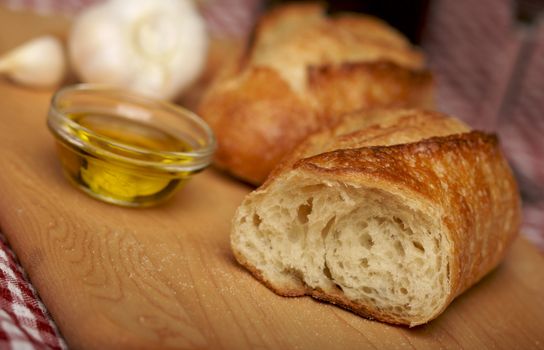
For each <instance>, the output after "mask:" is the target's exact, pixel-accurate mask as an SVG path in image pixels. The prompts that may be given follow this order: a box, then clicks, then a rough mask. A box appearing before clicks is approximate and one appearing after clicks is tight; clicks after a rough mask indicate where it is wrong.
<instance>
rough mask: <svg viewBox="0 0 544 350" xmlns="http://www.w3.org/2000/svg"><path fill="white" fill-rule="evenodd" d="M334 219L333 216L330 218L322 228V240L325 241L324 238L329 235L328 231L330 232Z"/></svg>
mask: <svg viewBox="0 0 544 350" xmlns="http://www.w3.org/2000/svg"><path fill="white" fill-rule="evenodd" d="M335 219H336V216H333V217H332V218H330V219H329V221H327V224H326V225H325V227H323V229H322V230H321V238H322V239H325V237H327V235H328V234H329V231H330V230H331V227H332V224H333V223H334V220H335Z"/></svg>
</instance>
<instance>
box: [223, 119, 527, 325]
mask: <svg viewBox="0 0 544 350" xmlns="http://www.w3.org/2000/svg"><path fill="white" fill-rule="evenodd" d="M358 114H359V113H354V115H352V116H350V117H347V118H346V120H345V121H344V122H343V123H342V124H341V125H339V126H338V127H337V128H335V129H333V130H329V131H326V132H323V133H320V134H316V135H314V136H312V137H310V138H309V139H307V140H306V141H305V142H303V143H302V144H301V145H300V146H299V147H298V148H297V149H296V150H295V151H294V152H293V153H292V154H291V156H290V158H288V159H286V160H285V161H284V162H283V164H282V165H280V166H279V167H278V168H277V169H276V170H275V171H274V173H273V174H272V176H271V177H270V178H269V179H268V180H267V181H266V183H265V184H264V185H263V186H261V187H260V188H258V189H257V190H256V191H254V192H252V193H251V194H249V195H248V196H247V198H246V199H245V200H244V201H243V203H242V205H241V206H240V207H239V208H238V210H237V213H236V215H235V218H234V221H233V226H232V233H231V244H232V249H233V251H234V255H235V257H236V259H237V260H238V261H239V262H240V263H241V264H242V265H244V266H245V267H246V268H248V269H249V270H250V271H251V272H252V273H253V275H254V276H255V277H257V278H258V279H259V280H261V281H262V282H263V283H265V284H266V285H267V286H268V287H270V288H271V289H272V290H274V291H275V292H276V293H278V294H280V295H284V296H302V295H311V296H313V297H316V298H318V299H322V300H325V301H329V302H332V303H334V304H337V305H340V306H342V307H344V308H347V309H350V310H352V311H354V312H355V313H357V314H359V315H362V316H366V317H370V318H375V319H378V320H381V321H385V322H390V323H396V324H406V325H409V326H415V325H419V324H423V323H426V322H428V321H430V320H432V319H434V318H435V317H437V316H438V315H440V313H442V312H443V311H444V309H445V308H446V307H447V306H448V305H449V304H450V302H451V301H452V300H453V299H454V298H455V297H456V296H458V295H459V294H460V293H462V292H463V291H465V290H466V289H467V288H469V287H470V286H471V285H473V284H474V283H476V282H477V281H478V280H480V279H481V278H482V277H483V276H484V275H485V274H486V273H488V272H489V271H490V270H492V269H493V268H494V267H496V266H497V264H498V263H499V262H500V260H501V259H502V258H503V257H504V255H505V252H506V248H507V247H508V246H509V245H510V243H511V241H512V240H513V238H514V237H515V235H516V234H517V233H518V230H519V222H520V200H519V196H518V192H517V188H516V183H515V181H514V178H513V176H512V173H511V170H510V168H509V166H508V164H507V162H506V161H505V159H504V157H503V155H502V153H501V151H500V149H499V145H498V141H497V138H496V137H495V136H493V135H488V134H485V133H481V132H477V131H472V132H469V130H468V128H467V127H466V126H465V125H464V124H462V123H461V122H459V121H457V120H455V119H452V118H448V117H445V116H443V115H440V114H438V113H435V112H425V111H420V110H378V111H374V112H370V113H367V115H365V116H363V117H361V116H360V115H358Z"/></svg>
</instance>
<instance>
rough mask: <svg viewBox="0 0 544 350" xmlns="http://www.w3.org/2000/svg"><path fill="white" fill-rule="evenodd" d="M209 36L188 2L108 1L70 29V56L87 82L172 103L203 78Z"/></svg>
mask: <svg viewBox="0 0 544 350" xmlns="http://www.w3.org/2000/svg"><path fill="white" fill-rule="evenodd" d="M207 46H208V36H207V33H206V27H205V23H204V20H203V19H202V18H201V17H200V14H199V13H198V11H197V9H196V8H195V6H194V4H193V2H192V1H190V0H130V1H129V0H110V1H106V2H104V3H99V4H97V5H94V6H93V7H91V8H88V9H87V10H86V11H84V12H83V13H82V14H81V15H80V16H79V17H78V18H77V19H76V21H75V23H74V24H73V26H72V30H71V33H70V37H69V41H68V49H69V58H70V61H71V63H72V67H73V68H74V70H75V72H76V74H77V75H78V76H79V77H80V79H81V80H82V81H84V82H87V83H101V84H108V85H112V86H115V87H119V88H125V89H128V90H132V91H135V92H139V93H142V94H146V95H149V96H153V97H157V98H163V99H173V98H175V97H177V96H178V95H180V94H181V93H183V91H184V90H185V89H187V88H188V87H189V86H190V85H191V84H192V83H193V82H194V81H195V80H196V79H197V78H198V76H199V75H200V73H201V72H202V69H203V68H204V65H205V62H206V57H207V56H206V54H207Z"/></svg>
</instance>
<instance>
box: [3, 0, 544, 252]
mask: <svg viewBox="0 0 544 350" xmlns="http://www.w3.org/2000/svg"><path fill="white" fill-rule="evenodd" d="M100 1H101V0H0V5H3V6H4V7H8V8H10V9H16V10H23V11H32V12H36V13H39V14H41V15H44V16H47V15H51V14H55V15H59V14H61V15H64V16H65V17H66V18H68V20H69V18H71V17H73V16H75V15H77V13H78V12H79V11H81V10H82V9H84V8H85V7H87V6H89V5H91V4H93V3H96V2H100ZM196 2H197V3H198V7H199V10H200V12H201V14H202V15H203V17H204V18H205V20H206V24H207V26H208V31H209V33H210V35H211V37H212V38H214V39H216V40H217V41H221V40H223V41H228V40H243V39H244V38H246V37H247V36H248V35H249V34H250V32H251V28H252V26H253V24H254V22H255V20H256V18H257V17H258V16H259V14H260V13H261V12H262V11H264V10H265V9H266V8H267V7H270V6H274V5H277V4H279V3H282V2H285V1H279V0H270V1H263V0H221V1H220V0H197V1H196ZM328 3H329V10H330V11H331V12H336V11H357V12H366V13H370V14H373V15H376V16H378V17H381V18H382V19H384V20H386V21H387V22H389V23H390V24H391V25H393V26H394V27H396V28H397V29H398V30H400V31H401V32H403V33H404V34H405V35H406V36H408V37H409V38H410V40H411V41H412V42H414V43H416V44H418V45H420V46H422V47H423V49H424V51H425V53H426V55H427V58H428V63H429V65H430V67H431V69H432V70H433V72H434V74H435V79H436V82H437V91H438V94H437V100H438V108H439V109H440V110H441V111H443V112H446V113H448V114H451V115H454V116H456V117H458V118H460V119H463V120H464V121H466V122H467V123H469V124H470V125H471V126H472V127H474V128H477V129H483V130H486V131H492V132H496V133H498V134H499V136H500V138H501V143H502V147H503V149H504V150H505V152H506V154H507V156H508V159H509V161H510V162H511V164H512V166H513V168H514V171H515V173H516V176H517V178H518V180H519V184H520V191H521V193H522V197H523V201H524V203H523V205H524V224H523V231H522V232H523V234H524V235H525V236H526V237H527V238H528V239H529V240H531V241H532V242H533V243H535V244H536V245H537V246H538V247H539V248H540V249H541V251H544V0H479V1H472V0H413V1H396V0H360V1H348V0H340V1H329V2H328ZM1 36H2V35H0V40H3V39H4V38H2V37H1Z"/></svg>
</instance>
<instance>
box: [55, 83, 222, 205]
mask: <svg viewBox="0 0 544 350" xmlns="http://www.w3.org/2000/svg"><path fill="white" fill-rule="evenodd" d="M48 124H49V127H50V129H51V131H52V132H53V134H54V135H55V136H56V138H57V141H58V142H57V145H58V151H59V156H60V159H61V163H62V166H63V169H64V172H65V174H66V175H67V177H68V178H69V179H70V180H71V182H72V183H73V184H75V185H76V186H77V187H79V188H80V189H82V190H84V191H85V192H87V193H88V194H90V195H92V196H93V197H96V198H99V199H101V200H104V201H107V202H110V203H115V204H119V205H124V206H136V207H142V206H150V205H154V204H157V203H160V202H162V201H164V200H165V199H167V198H168V197H170V196H171V195H172V194H173V193H174V192H175V190H176V189H177V188H179V187H181V186H182V185H183V184H184V183H185V182H186V181H187V180H188V179H189V178H191V176H192V175H194V174H195V173H197V172H199V171H201V170H202V169H204V168H205V167H206V166H208V165H209V163H210V161H211V157H212V154H213V150H214V146H215V141H214V138H213V134H212V133H211V131H210V130H209V128H208V127H207V125H206V124H205V123H204V122H203V121H202V120H201V119H200V118H198V117H196V116H195V115H193V114H192V113H190V112H188V111H186V110H184V109H181V108H179V107H177V106H173V105H170V104H168V103H165V102H159V101H153V100H148V99H145V98H142V97H140V96H135V95H133V94H129V93H123V92H119V91H110V90H108V89H103V88H97V87H92V86H81V85H78V86H76V87H72V88H71V89H70V88H68V90H66V89H65V90H61V91H59V93H57V95H56V96H55V97H54V98H53V102H52V107H51V109H50V113H49V119H48Z"/></svg>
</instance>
